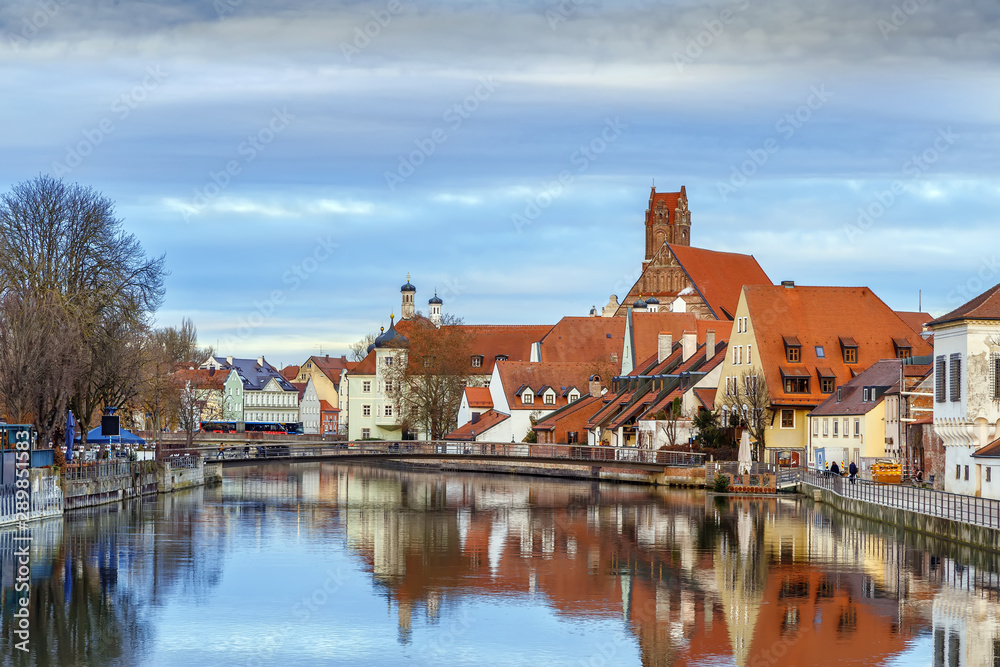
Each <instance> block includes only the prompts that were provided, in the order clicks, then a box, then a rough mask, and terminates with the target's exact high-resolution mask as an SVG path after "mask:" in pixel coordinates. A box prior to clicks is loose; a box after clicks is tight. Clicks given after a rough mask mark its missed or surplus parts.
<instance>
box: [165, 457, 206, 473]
mask: <svg viewBox="0 0 1000 667" xmlns="http://www.w3.org/2000/svg"><path fill="white" fill-rule="evenodd" d="M200 458H201V457H199V456H195V455H182V456H169V457H167V458H166V459H164V462H165V463H166V464H167V467H169V468H170V469H172V470H173V469H177V468H197V467H198V461H199V459H200Z"/></svg>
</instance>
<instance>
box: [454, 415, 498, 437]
mask: <svg viewBox="0 0 1000 667" xmlns="http://www.w3.org/2000/svg"><path fill="white" fill-rule="evenodd" d="M507 418H508V415H505V414H502V413H500V412H497V411H496V410H487V411H486V412H484V413H483V414H482V416H481V417H480V418H479V421H477V422H475V423H473V422H469V423H468V424H462V425H461V426H459V427H458V428H456V429H455V430H454V431H452V432H451V433H449V434H448V435H446V436H445V439H446V440H474V439H475V438H476V437H477V436H480V435H482V434H483V433H485V432H486V431H488V430H489V429H491V428H493V427H494V426H496V425H497V424H499V423H500V422H502V421H503V420H505V419H507Z"/></svg>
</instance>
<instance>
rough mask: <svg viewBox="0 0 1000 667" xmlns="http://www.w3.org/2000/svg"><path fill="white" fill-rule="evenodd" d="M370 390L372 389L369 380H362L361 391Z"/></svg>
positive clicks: (366, 391) (367, 391)
mask: <svg viewBox="0 0 1000 667" xmlns="http://www.w3.org/2000/svg"><path fill="white" fill-rule="evenodd" d="M371 390H372V383H371V380H365V381H364V382H362V383H361V391H363V392H365V393H366V394H367V393H369V392H370V391H371Z"/></svg>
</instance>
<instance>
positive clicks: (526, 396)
mask: <svg viewBox="0 0 1000 667" xmlns="http://www.w3.org/2000/svg"><path fill="white" fill-rule="evenodd" d="M534 402H535V395H534V394H533V393H531V390H530V389H525V390H524V393H522V394H521V403H522V404H523V405H531V404H532V403H534Z"/></svg>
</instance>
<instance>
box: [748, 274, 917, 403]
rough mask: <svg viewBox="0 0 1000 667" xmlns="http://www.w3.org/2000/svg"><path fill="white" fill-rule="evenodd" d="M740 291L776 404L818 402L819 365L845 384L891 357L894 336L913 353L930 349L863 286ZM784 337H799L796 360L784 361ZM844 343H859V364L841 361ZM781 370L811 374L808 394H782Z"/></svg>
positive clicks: (820, 396)
mask: <svg viewBox="0 0 1000 667" xmlns="http://www.w3.org/2000/svg"><path fill="white" fill-rule="evenodd" d="M743 293H744V295H745V297H746V305H747V309H748V312H749V315H750V319H751V321H752V322H753V323H754V325H753V329H754V337H755V339H756V345H757V350H756V352H757V354H758V357H759V359H760V362H761V364H762V365H763V367H764V379H765V381H766V382H767V386H768V390H769V392H770V394H771V400H772V402H773V403H775V404H776V405H801V406H806V407H808V406H813V407H815V406H817V405H819V404H820V403H821V402H823V401H824V400H826V398H827V396H828V394H823V393H821V392H820V383H819V380H818V374H817V371H818V368H820V367H822V368H823V369H824V372H828V371H832V373H833V374H834V375H835V376H836V384H845V383H847V381H848V380H850V379H851V377H853V375H855V374H857V373H860V372H861V371H863V370H864V369H866V368H868V367H869V366H871V365H872V364H874V363H875V362H876V361H878V360H880V359H891V358H893V357H895V356H896V348H895V345H894V344H893V340H892V339H893V338H894V337H900V338H906V339H907V340H908V341H909V342H910V343H911V344H912V345H913V349H912V353H913V356H923V355H928V354H931V353H932V348H931V346H930V345H929V344H928V343H927V342H926V341H925V340H923V339H922V338H921V337H920V336H919V335H917V334H916V333H915V332H914V331H913V329H912V328H910V326H909V325H908V324H906V322H904V321H903V320H902V319H900V317H899V315H897V314H896V313H895V312H894V311H893V310H892V309H890V308H889V307H888V306H887V305H885V303H884V302H883V301H882V300H881V299H879V298H878V297H877V296H875V294H874V293H873V292H872V291H871V290H870V289H868V288H867V287H799V286H797V287H782V286H780V285H778V286H773V285H748V286H746V287H744V288H743ZM787 335H794V336H797V337H798V339H799V340H800V341H802V348H801V352H800V355H801V356H800V362H799V363H795V364H790V363H788V362H787V360H786V356H785V344H784V340H783V336H787ZM842 341H847V342H848V343H851V342H853V343H854V344H856V345H857V346H858V347H857V363H852V364H848V363H845V362H844V357H843V353H842V347H841V346H842ZM817 346H821V347H823V348H824V352H825V356H824V357H822V358H820V357H817V355H816V347H817ZM781 368H785V369H789V368H798V369H804V370H805V372H806V373H807V374H808V375H809V376H810V377H811V378H812V381H811V382H809V390H810V391H809V393H808V394H799V393H792V394H786V393H785V392H784V383H783V382H782V379H781V372H780V369H781Z"/></svg>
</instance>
